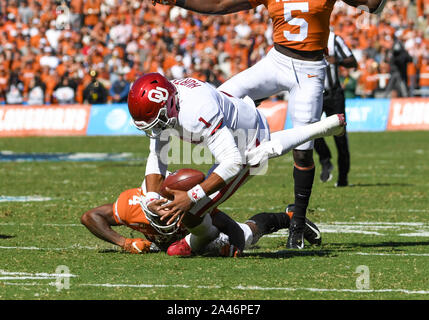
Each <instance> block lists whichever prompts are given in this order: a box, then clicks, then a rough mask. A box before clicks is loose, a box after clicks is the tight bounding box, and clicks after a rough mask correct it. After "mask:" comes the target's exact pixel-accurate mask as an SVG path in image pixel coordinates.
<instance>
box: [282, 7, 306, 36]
mask: <svg viewBox="0 0 429 320" xmlns="http://www.w3.org/2000/svg"><path fill="white" fill-rule="evenodd" d="M308 10H309V8H308V2H287V3H284V17H285V21H286V22H287V23H288V24H290V25H291V26H299V33H291V32H290V31H283V35H284V37H285V38H286V39H287V40H289V41H303V40H304V39H305V38H307V35H308V22H307V21H305V19H302V18H293V17H292V11H301V12H308Z"/></svg>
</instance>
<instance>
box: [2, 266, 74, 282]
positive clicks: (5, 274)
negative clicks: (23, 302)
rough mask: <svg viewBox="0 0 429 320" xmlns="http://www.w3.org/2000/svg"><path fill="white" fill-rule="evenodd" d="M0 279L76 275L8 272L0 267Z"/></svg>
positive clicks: (31, 278) (69, 276)
mask: <svg viewBox="0 0 429 320" xmlns="http://www.w3.org/2000/svg"><path fill="white" fill-rule="evenodd" d="M0 275H1V276H0V281H4V280H49V279H57V278H58V277H61V278H65V277H68V278H75V277H77V276H76V275H74V274H71V273H46V272H37V273H29V272H10V271H5V270H2V269H0Z"/></svg>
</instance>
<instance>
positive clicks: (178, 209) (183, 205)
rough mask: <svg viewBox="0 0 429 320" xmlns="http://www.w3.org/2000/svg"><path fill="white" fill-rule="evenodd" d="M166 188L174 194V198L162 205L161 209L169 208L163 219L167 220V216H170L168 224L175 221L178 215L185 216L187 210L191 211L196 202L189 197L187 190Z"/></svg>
mask: <svg viewBox="0 0 429 320" xmlns="http://www.w3.org/2000/svg"><path fill="white" fill-rule="evenodd" d="M166 190H167V191H168V192H170V193H171V194H172V195H173V196H174V200H173V201H171V202H169V203H167V204H164V205H162V206H161V210H167V212H166V214H164V215H162V217H161V221H166V220H167V218H170V219H169V220H168V221H167V224H170V223H173V222H174V220H175V219H176V218H177V217H178V216H183V214H184V213H185V212H187V211H189V209H191V208H192V206H193V205H194V202H192V200H191V199H190V198H189V196H188V193H187V192H186V191H181V190H173V189H170V188H166ZM180 221H181V219H180ZM179 225H180V222H179Z"/></svg>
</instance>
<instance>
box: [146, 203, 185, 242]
mask: <svg viewBox="0 0 429 320" xmlns="http://www.w3.org/2000/svg"><path fill="white" fill-rule="evenodd" d="M140 205H141V207H142V210H143V212H144V214H145V216H146V219H147V220H148V221H149V223H150V225H151V226H152V227H153V228H154V229H155V230H156V231H158V233H159V234H162V235H165V236H169V235H172V234H174V233H176V232H177V231H178V230H179V228H180V227H179V226H178V222H179V219H180V216H177V218H176V219H174V221H173V222H172V223H170V224H166V223H165V222H164V221H161V217H160V216H159V215H157V214H156V213H153V212H152V211H150V210H149V208H148V207H147V205H146V201H145V199H144V198H143V197H142V198H141V201H140Z"/></svg>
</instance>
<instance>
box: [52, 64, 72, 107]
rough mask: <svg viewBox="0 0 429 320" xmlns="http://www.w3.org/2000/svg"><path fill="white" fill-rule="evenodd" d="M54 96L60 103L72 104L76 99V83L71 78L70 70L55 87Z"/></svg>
mask: <svg viewBox="0 0 429 320" xmlns="http://www.w3.org/2000/svg"><path fill="white" fill-rule="evenodd" d="M53 97H54V99H55V101H56V102H57V103H58V104H72V103H75V102H76V100H75V98H76V84H75V83H74V82H73V80H71V79H69V76H68V72H66V74H65V75H64V77H62V78H61V81H60V83H59V84H58V85H57V86H56V87H55V88H54V92H53Z"/></svg>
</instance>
